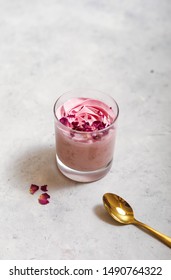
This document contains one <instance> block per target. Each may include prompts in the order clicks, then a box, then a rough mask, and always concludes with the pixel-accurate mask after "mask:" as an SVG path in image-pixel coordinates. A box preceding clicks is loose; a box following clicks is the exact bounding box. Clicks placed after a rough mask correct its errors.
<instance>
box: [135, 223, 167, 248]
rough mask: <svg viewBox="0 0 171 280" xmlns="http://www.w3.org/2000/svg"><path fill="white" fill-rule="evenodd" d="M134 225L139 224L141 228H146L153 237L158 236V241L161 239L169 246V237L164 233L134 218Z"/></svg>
mask: <svg viewBox="0 0 171 280" xmlns="http://www.w3.org/2000/svg"><path fill="white" fill-rule="evenodd" d="M133 223H134V225H136V226H140V227H141V228H144V229H147V230H148V231H149V232H150V233H151V234H152V235H153V236H154V237H156V238H158V239H159V240H160V241H162V242H163V243H164V244H166V245H167V246H169V247H170V248H171V238H170V237H169V236H166V235H165V234H163V233H161V232H159V231H157V230H155V229H153V228H152V227H150V226H148V225H146V224H144V223H142V222H140V221H137V220H136V219H134V222H133Z"/></svg>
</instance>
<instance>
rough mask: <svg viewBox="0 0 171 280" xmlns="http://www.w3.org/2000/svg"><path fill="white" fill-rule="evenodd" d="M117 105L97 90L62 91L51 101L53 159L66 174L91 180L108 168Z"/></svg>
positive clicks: (76, 178) (111, 158) (114, 136)
mask: <svg viewBox="0 0 171 280" xmlns="http://www.w3.org/2000/svg"><path fill="white" fill-rule="evenodd" d="M118 115H119V107H118V105H117V103H116V101H115V100H114V99H113V98H112V97H111V96H109V95H107V94H104V93H102V92H100V91H97V90H74V91H70V92H67V93H64V94H62V95H61V96H60V97H59V98H58V99H57V101H56V102H55V105H54V117H55V140H56V160H57V165H58V168H59V170H60V171H61V172H62V173H63V174H64V175H65V176H66V177H68V178H70V179H72V180H75V181H79V182H91V181H95V180H99V179H100V178H102V177H104V176H105V175H106V174H107V173H108V171H109V170H110V168H111V165H112V161H113V153H114V146H115V138H116V124H117V119H118Z"/></svg>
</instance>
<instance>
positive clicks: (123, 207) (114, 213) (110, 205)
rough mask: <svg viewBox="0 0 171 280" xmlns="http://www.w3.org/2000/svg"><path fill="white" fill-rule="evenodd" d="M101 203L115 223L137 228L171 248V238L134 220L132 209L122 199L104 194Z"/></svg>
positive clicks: (114, 195) (110, 194)
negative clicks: (131, 225) (147, 232)
mask: <svg viewBox="0 0 171 280" xmlns="http://www.w3.org/2000/svg"><path fill="white" fill-rule="evenodd" d="M103 203H104V207H105V209H106V210H107V212H108V213H109V215H110V216H111V217H112V218H113V219H115V220H116V221H117V222H119V223H122V224H126V225H128V224H134V225H136V226H139V227H141V228H143V229H145V230H147V231H149V232H150V233H151V234H152V235H153V236H154V237H156V238H158V239H159V240H160V241H161V242H163V243H164V244H165V245H167V246H169V247H170V248H171V238H170V237H168V236H166V235H164V234H162V233H160V232H158V231H156V230H155V229H153V228H151V227H150V226H148V225H146V224H144V223H142V222H140V221H138V220H136V219H135V217H134V212H133V209H132V207H131V206H130V205H129V204H128V202H126V201H125V200H124V199H123V198H122V197H120V196H118V195H116V194H113V193H106V194H104V195H103Z"/></svg>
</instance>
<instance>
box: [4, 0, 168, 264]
mask: <svg viewBox="0 0 171 280" xmlns="http://www.w3.org/2000/svg"><path fill="white" fill-rule="evenodd" d="M170 14H171V3H170V1H169V0H163V1H160V0H144V1H141V0H129V1H127V0H125V1H120V0H110V1H106V0H82V1H75V0H68V1H67V0H63V1H57V0H29V1H26V0H13V1H10V0H6V1H3V0H0V106H1V110H0V125H1V126H0V127H1V129H0V133H1V134H0V146H1V152H0V180H1V195H0V215H1V230H0V259H171V250H170V249H169V248H168V247H166V246H165V245H163V244H162V243H161V242H159V241H158V240H156V239H154V238H152V237H151V236H149V235H148V234H146V233H144V232H143V231H142V230H140V229H138V228H136V227H135V226H133V225H130V226H120V225H118V224H116V223H115V222H113V220H112V219H111V218H110V217H108V214H107V213H106V212H105V210H104V209H103V205H102V195H103V194H104V193H105V192H114V193H117V194H119V195H121V196H123V197H124V198H126V199H127V201H128V202H129V203H130V204H131V205H132V206H133V208H134V211H135V215H136V217H137V219H139V220H142V221H143V222H146V223H147V224H149V225H151V226H152V227H154V228H156V229H158V230H160V231H161V232H163V233H165V234H167V235H170V236H171V144H170V143H171V84H170V81H171V19H170ZM79 87H82V88H95V89H98V90H102V91H104V92H107V93H109V94H111V95H112V96H113V97H115V99H116V100H117V101H118V103H119V106H120V118H119V125H118V137H117V145H116V152H115V160H114V164H113V167H112V169H111V171H110V173H109V174H108V175H107V176H106V177H105V178H103V179H101V180H100V181H98V182H93V183H90V184H81V183H75V182H72V181H70V180H69V179H66V178H65V177H64V176H62V175H61V174H60V173H59V171H58V170H57V168H56V164H55V148H54V127H53V113H52V107H53V103H54V102H55V99H56V98H57V97H58V96H59V94H60V93H62V92H65V91H68V90H71V89H74V88H79ZM31 183H35V184H48V186H49V194H50V195H51V200H50V203H49V204H48V205H46V206H41V205H40V204H38V203H37V197H38V195H37V194H35V195H34V196H31V195H30V194H29V192H28V189H29V186H30V184H31Z"/></svg>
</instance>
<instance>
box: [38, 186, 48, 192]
mask: <svg viewBox="0 0 171 280" xmlns="http://www.w3.org/2000/svg"><path fill="white" fill-rule="evenodd" d="M40 188H41V190H42V192H47V191H48V189H47V185H43V186H41V187H40Z"/></svg>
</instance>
